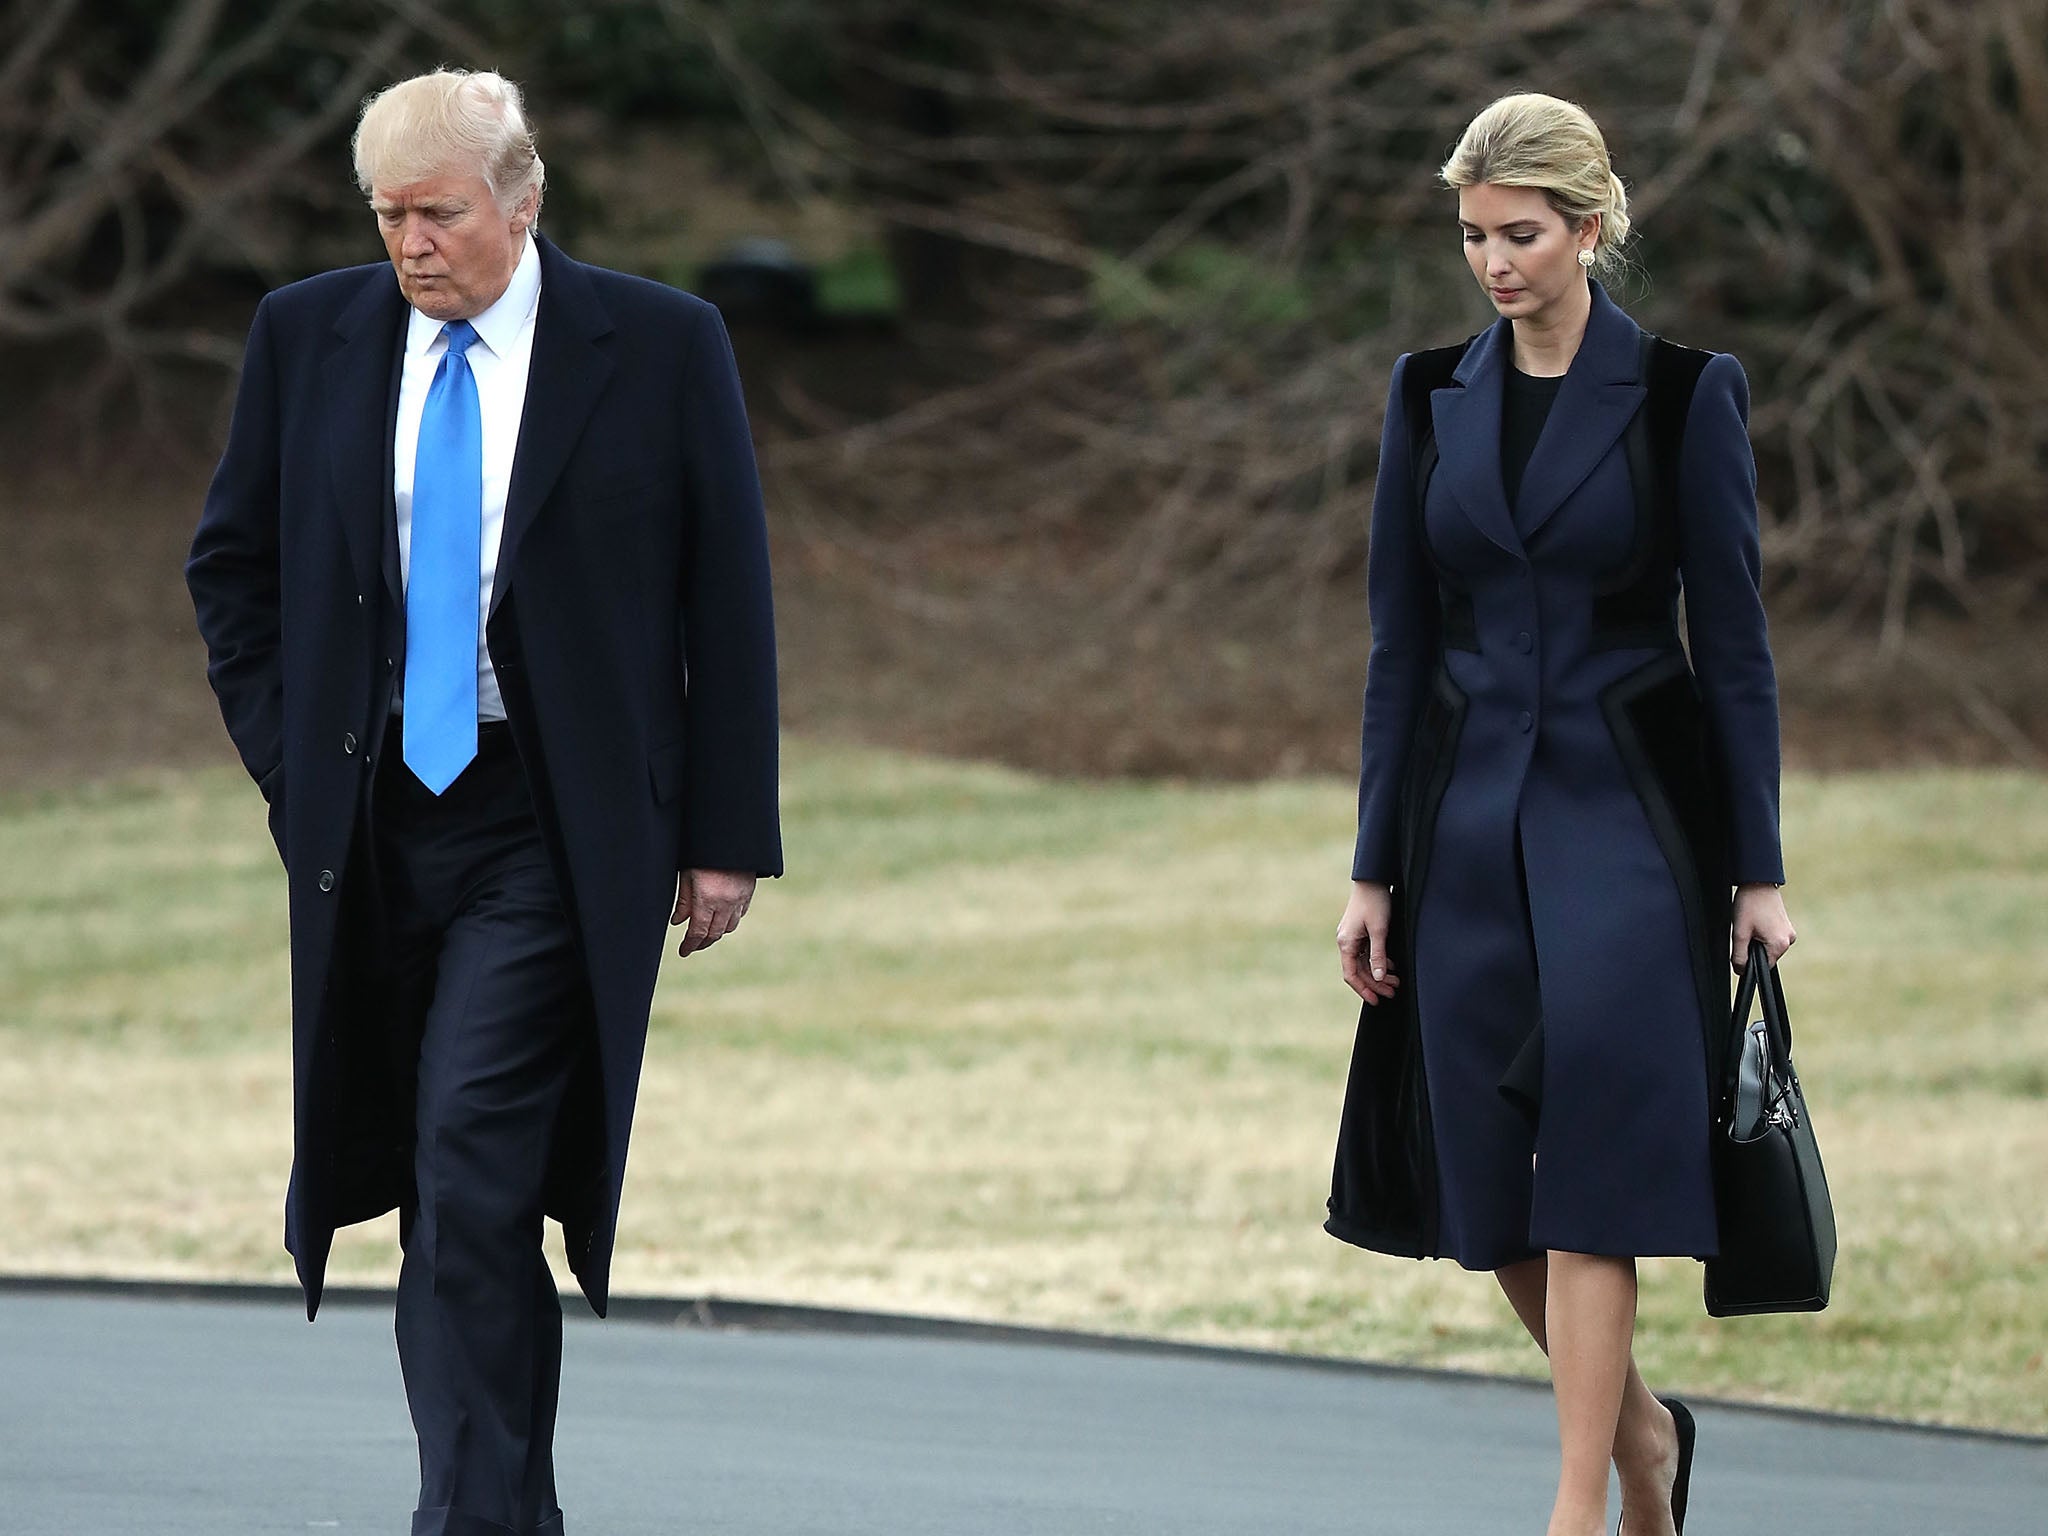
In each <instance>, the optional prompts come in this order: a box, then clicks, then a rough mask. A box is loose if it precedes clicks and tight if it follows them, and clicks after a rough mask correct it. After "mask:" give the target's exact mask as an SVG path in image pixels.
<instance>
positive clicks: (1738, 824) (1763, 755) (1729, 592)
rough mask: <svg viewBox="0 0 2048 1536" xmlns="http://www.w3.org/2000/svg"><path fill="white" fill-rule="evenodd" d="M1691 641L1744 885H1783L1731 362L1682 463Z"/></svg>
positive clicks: (1741, 380)
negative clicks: (1719, 763) (1726, 794)
mask: <svg viewBox="0 0 2048 1536" xmlns="http://www.w3.org/2000/svg"><path fill="white" fill-rule="evenodd" d="M1679 465H1680V468H1679V531H1678V567H1679V576H1680V580H1681V581H1682V583H1683V585H1684V591H1685V621H1686V635H1687V640H1688V643H1689V646H1690V648H1691V652H1692V662H1693V670H1694V672H1695V673H1697V674H1698V676H1699V682H1700V694H1701V698H1702V701H1703V703H1704V704H1705V707H1706V712H1707V723H1708V726H1709V728H1710V730H1711V734H1712V737H1713V741H1714V750H1715V751H1717V752H1718V753H1719V754H1720V759H1721V767H1722V773H1723V782H1724V783H1725V784H1726V786H1727V791H1728V819H1729V849H1728V854H1729V859H1730V865H1729V870H1730V874H1731V877H1732V878H1733V879H1734V880H1735V881H1736V883H1738V884H1747V883H1751V882H1770V883H1773V884H1782V883H1783V881H1784V879H1785V864H1784V857H1783V854H1782V852H1781V850H1780V847H1779V840H1778V767H1779V746H1778V679H1777V672H1776V669H1775V668H1774V667H1773V665H1772V662H1771V645H1770V637H1769V635H1768V633H1767V631H1766V628H1765V623H1764V605H1763V596H1762V591H1761V585H1760V583H1761V578H1762V569H1763V558H1762V552H1761V549H1760V547H1759V541H1758V533H1757V510H1756V459H1755V455H1754V454H1753V453H1752V452H1751V450H1750V443H1749V380H1748V379H1747V377H1745V376H1744V374H1743V371H1742V365H1741V364H1740V363H1739V362H1737V361H1736V360H1735V359H1734V358H1733V357H1730V356H1728V355H1727V354H1725V353H1723V354H1719V355H1717V356H1715V357H1714V358H1713V359H1712V360H1711V361H1710V362H1709V363H1708V364H1707V366H1706V368H1705V370H1704V371H1703V372H1702V373H1701V374H1700V379H1699V384H1698V386H1697V387H1696V388H1695V390H1694V392H1693V398H1692V410H1691V414H1690V416H1689V417H1688V418H1687V420H1686V427H1685V442H1684V447H1683V448H1682V449H1681V450H1680V458H1679Z"/></svg>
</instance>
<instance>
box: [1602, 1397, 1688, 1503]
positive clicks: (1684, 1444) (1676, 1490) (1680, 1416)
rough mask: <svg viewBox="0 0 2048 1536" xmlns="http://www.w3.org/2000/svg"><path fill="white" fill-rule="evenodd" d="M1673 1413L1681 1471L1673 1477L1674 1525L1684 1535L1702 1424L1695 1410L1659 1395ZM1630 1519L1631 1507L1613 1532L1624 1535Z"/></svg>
mask: <svg viewBox="0 0 2048 1536" xmlns="http://www.w3.org/2000/svg"><path fill="white" fill-rule="evenodd" d="M1657 1401H1658V1402H1660V1403H1662V1404H1663V1405H1664V1407H1665V1408H1666V1410H1668V1411H1669V1413H1670V1414H1671V1423H1672V1427H1673V1428H1675V1429H1676V1430H1677V1431H1678V1475H1677V1476H1676V1477H1674V1478H1673V1479H1672V1480H1671V1526H1672V1529H1673V1530H1675V1531H1677V1532H1678V1536H1685V1505H1686V1499H1687V1497H1688V1496H1689V1495H1690V1493H1691V1491H1692V1452H1693V1447H1694V1446H1695V1445H1696V1444H1698V1442H1699V1433H1700V1431H1699V1426H1698V1425H1697V1424H1695V1423H1694V1422H1693V1419H1692V1410H1691V1409H1690V1408H1688V1407H1686V1406H1685V1404H1683V1403H1681V1402H1680V1401H1679V1400H1678V1399H1677V1398H1675V1397H1660V1398H1658V1399H1657ZM1627 1521H1628V1511H1627V1510H1623V1511H1622V1512H1621V1518H1620V1519H1619V1520H1617V1521H1616V1522H1615V1524H1614V1536H1623V1526H1624V1525H1626V1523H1627Z"/></svg>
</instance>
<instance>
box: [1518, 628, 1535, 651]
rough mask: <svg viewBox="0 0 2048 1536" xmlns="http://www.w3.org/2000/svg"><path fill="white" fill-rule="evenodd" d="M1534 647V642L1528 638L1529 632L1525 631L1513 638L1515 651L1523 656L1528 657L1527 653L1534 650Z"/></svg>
mask: <svg viewBox="0 0 2048 1536" xmlns="http://www.w3.org/2000/svg"><path fill="white" fill-rule="evenodd" d="M1535 645H1536V642H1535V640H1534V639H1532V638H1531V637H1530V634H1529V631H1527V630H1526V629H1525V630H1523V631H1522V632H1521V633H1520V634H1518V635H1516V636H1515V649H1516V650H1518V651H1520V652H1521V653H1522V654H1523V655H1524V656H1526V655H1528V654H1529V652H1530V651H1531V650H1533V649H1534V648H1535Z"/></svg>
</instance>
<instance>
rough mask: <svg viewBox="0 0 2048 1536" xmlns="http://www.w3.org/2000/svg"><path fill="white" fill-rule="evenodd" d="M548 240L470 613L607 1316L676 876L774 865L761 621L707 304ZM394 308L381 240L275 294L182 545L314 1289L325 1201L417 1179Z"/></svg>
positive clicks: (564, 1178) (743, 464) (574, 1244)
mask: <svg viewBox="0 0 2048 1536" xmlns="http://www.w3.org/2000/svg"><path fill="white" fill-rule="evenodd" d="M535 238H536V239H537V240H538V241H539V248H540V261H541V295H540V303H539V310H538V313H537V315H536V318H535V327H534V341H533V359H532V368H531V373H530V375H529V379H528V386H527V395H526V403H525V408H524V413H523V415H522V418H521V423H520V433H519V440H518V446H517V450H516V454H515V457H514V460H513V467H512V476H511V484H510V489H509V493H508V497H507V504H506V509H505V522H504V529H503V536H502V541H501V545H500V550H499V557H498V566H497V579H496V583H495V586H494V589H493V595H492V609H491V613H490V616H489V619H488V622H487V626H486V637H487V641H488V644H489V649H490V654H491V660H492V663H493V665H494V666H495V668H496V670H497V675H498V680H499V685H500V689H501V691H502V693H503V695H504V701H505V712H506V717H507V719H508V721H509V723H510V725H511V729H512V732H513V737H514V740H515V741H516V742H517V744H518V748H519V754H520V758H521V761H522V763H523V764H524V766H525V768H526V771H527V775H528V778H529V780H530V781H531V783H532V784H533V786H534V792H535V800H536V802H537V806H538V809H539V812H540V817H541V823H542V830H543V833H544V835H545V837H546V839H547V842H548V845H549V849H550V853H551V855H552V857H553V859H554V862H555V865H556V873H557V875H558V877H559V879H560V881H561V883H562V887H563V889H564V892H565V894H566V897H567V902H568V906H569V910H570V912H571V913H572V917H573V921H574V924H575V927H576V933H577V937H578V940H579V942H580V947H581V951H582V955H583V958H584V962H585V966H586V969H587V972H588V978H589V1001H590V1006H591V1010H592V1015H593V1018H594V1022H595V1030H596V1038H597V1044H598V1050H597V1052H596V1056H595V1060H594V1063H593V1066H594V1070H593V1071H589V1072H586V1073H585V1074H584V1075H583V1076H582V1077H581V1078H580V1079H579V1080H578V1082H577V1083H576V1084H575V1085H573V1086H572V1090H571V1093H570V1098H569V1104H568V1108H567V1109H566V1110H565V1119H564V1122H563V1126H562V1133H561V1136H560V1138H559V1141H558V1146H557V1156H556V1159H555V1166H554V1168H553V1169H552V1170H551V1174H550V1184H549V1193H548V1209H549V1212H550V1214H553V1215H555V1216H557V1217H558V1218H560V1219H561V1221H562V1224H563V1228H564V1232H565V1235H566V1237H567V1247H568V1255H569V1261H570V1264H571V1267H572V1268H573V1269H574V1271H575V1273H576V1276H577V1278H578V1280H579V1282H580V1283H581V1285H582V1288H583V1291H584V1294H585V1295H586V1296H587V1297H588V1298H589V1300H590V1302H591V1304H592V1306H593V1307H595V1308H596V1309H597V1310H598V1311H599V1312H602V1311H604V1309H605V1306H606V1298H607V1294H608V1288H609V1273H610V1262H611V1249H612V1238H613V1232H614V1227H615V1223H616V1220H617V1214H618V1204H619V1192H620V1187H621V1181H622V1179H623V1176H624V1172H625V1165H626V1147H627V1140H628V1136H629V1133H630V1131H631V1127H632V1119H633V1103H634V1097H635V1093H636V1090H637V1087H638V1083H639V1075H640V1064H641V1057H642V1054H643V1051H644V1047H645V1043H646V1032H647V1014H648V1006H649V1001H650V999H651V997H652V995H653V990H654V982H655V974H656V971H657V969H658V966H659V963H660V958H661V949H662V945H663V941H664V935H665V933H666V931H667V929H666V921H667V917H668V913H669V911H670V909H671V907H672V904H673V901H674V897H675V890H676V877H677V872H678V871H679V870H682V869H722V870H743V871H753V872H755V873H758V874H763V875H773V874H779V873H780V872H781V869H782V850H781V840H780V831H779V824H778V813H777V800H776V751H777V739H776V732H777V727H776V697H775V648H774V626H773V617H772V612H771V605H770V594H769V576H768V550H767V536H766V529H765V524H764V518H763V514H762V507H761V494H760V484H759V479H758V476H757V473H756V469H755V462H754V454H753V445H752V441H751V438H750V435H749V432H748V427H747V419H746V412H745V407H744V405H743V403H742V399H741V393H740V388H739V380H738V376H737V372H736V369H735V367H734V363H733V357H732V351H731V347H730V345H729V343H728V341H727V339H726V334H725V328H724V326H723V325H722V324H721V323H720V320H719V317H718V313H717V311H716V310H714V309H713V308H712V307H711V306H710V305H708V304H705V303H703V302H702V301H700V300H698V299H696V298H693V297H691V296H689V295H687V294H684V293H680V292H678V291H676V290H675V289H672V288H668V287H664V286H662V285H660V284H657V283H652V282H647V281H644V280H641V279H639V278H634V277H628V276H625V275H623V274H620V273H616V272H609V271H605V270H603V269H601V268H597V267H590V266H585V265H583V264H581V263H578V262H575V261H572V260H570V259H569V258H568V257H566V256H564V255H563V254H562V253H561V252H560V251H559V250H558V249H556V248H555V247H554V246H553V245H552V244H550V243H549V242H548V241H547V240H545V239H543V238H541V237H539V236H538V235H536V236H535ZM407 314H408V309H407V306H406V304H405V301H404V299H403V297H402V296H401V294H400V292H399V288H398V283H397V279H396V277H395V276H394V274H393V272H392V270H391V268H390V266H389V265H388V264H386V263H381V262H380V263H377V264H375V265H371V266H364V267H354V268H350V269H347V270H345V271H338V272H330V273H326V274H324V275H322V276H318V277H313V278H308V279H307V280H305V281H304V282H299V283H294V284H292V285H290V286H289V287H285V288H280V289H278V290H277V291H276V292H274V293H272V294H270V295H269V296H268V297H267V298H265V299H264V300H263V302H262V304H261V305H260V306H259V307H258V309H257V311H256V319H255V322H254V324H253V326H252V328H251V330H250V334H249V342H248V348H247V353H246V356H245V359H244V363H243V371H242V379H241V385H240V390H239V393H238V395H237V397H236V402H235V412H234V419H233V423H232V425H231V428H230V431H229V437H228V445H227V449H226V452H225V454H224V455H223V457H222V459H221V462H220V466H219V469H218V470H217V471H216V473H215V475H214V478H213V483H212V486H211V488H210V489H209V491H208V493H207V498H206V506H205V510H204V513H203V514H202V516H201V519H200V523H199V528H198V532H197V534H196V535H195V537H194V539H193V544H192V552H191V557H190V559H189V561H188V564H187V567H186V576H187V581H188V584H189V585H190V587H191V591H192V598H193V602H194V605H195V607H196V609H197V613H198V619H199V628H200V632H201V633H202V635H203V636H204V637H205V639H206V643H207V649H208V654H209V662H208V668H207V676H208V679H209V681H210V682H211V683H212V685H213V689H214V692H215V694H216V695H217V696H218V698H219V700H220V707H221V714H222V716H223V718H224V719H225V721H226V723H227V728H228V734H229V735H230V737H232V738H233V741H234V744H235V747H236V749H237V750H238V751H239V752H240V754H241V758H242V762H243V764H244V765H245V766H246V767H247V769H248V771H249V773H250V775H251V776H252V777H254V778H255V780H256V781H257V783H258V785H259V786H260V787H261V789H262V792H263V795H264V798H265V799H266V800H267V801H268V802H269V807H270V825H271V830H272V835H273V836H274V837H275V838H276V841H277V844H278V849H279V852H280V854H281V855H282V857H283V859H284V864H285V869H286V876H287V882H288V889H289V895H288V902H289V907H290V914H291V970H292V987H291V991H292V1087H293V1123H294V1145H293V1162H292V1177H291V1184H290V1188H289V1191H288V1193H287V1196H286V1204H285V1243H286V1246H287V1247H288V1248H289V1249H290V1250H291V1253H292V1255H293V1258H294V1260H295V1262H296V1265H297V1268H298V1274H299V1279H300V1283H301V1285H302V1286H303V1287H304V1289H305V1293H306V1305H307V1312H308V1315H311V1313H312V1312H313V1311H314V1310H316V1309H317V1307H318V1305H319V1299H320V1291H321V1285H322V1279H323V1275H324V1272H325V1267H326V1260H327V1254H328V1251H329V1248H330V1246H331V1244H332V1241H333V1234H334V1230H335V1228H336V1227H337V1226H342V1225H346V1224H348V1223H351V1222H356V1221H363V1220H366V1219H368V1218H370V1217H372V1216H376V1215H379V1214H381V1213H383V1212H384V1211H387V1210H390V1209H392V1208H393V1207H394V1206H396V1205H399V1204H401V1203H402V1202H403V1201H404V1200H405V1199H406V1198H407V1193H408V1190H409V1185H410V1166H411V1162H410V1158H411V1154H410V1145H409V1139H410V1125H409V1120H410V1106H409V1104H407V1103H405V1102H403V1100H402V1096H401V1095H400V1094H399V1093H398V1092H397V1091H396V1083H395V1079H394V1075H393V1074H392V1072H391V1071H390V1070H389V1068H388V1067H387V1066H386V1062H387V1061H388V1058H389V1051H388V1049H386V1048H384V1047H382V1046H381V1045H380V1043H379V1042H381V1040H382V1039H383V1028H382V1026H383V1023H384V1021H383V1020H382V1019H381V1018H380V1017H379V1016H378V1009H379V1007H380V1002H381V1000H380V999H379V998H378V997H377V996H376V995H374V993H372V992H369V991H367V990H366V989H365V988H364V986H363V985H362V984H361V982H362V976H363V967H362V964H361V959H362V955H361V952H360V950H359V948H358V946H359V945H360V944H361V943H362V942H363V937H362V935H363V933H364V931H365V930H364V927H363V923H362V922H361V921H360V920H359V917H358V915H359V914H361V913H363V912H364V911H365V909H366V903H367V901H368V897H369V888H370V886H371V885H372V882H371V880H370V879H369V877H368V873H367V868H366V866H367V855H366V852H365V849H366V846H367V839H366V838H365V837H364V835H363V826H364V819H365V815H366V806H367V802H368V786H369V783H370V781H371V777H372V764H373V763H374V761H375V759H376V757H377V755H378V754H379V752H380V751H381V750H382V749H383V746H384V732H385V725H386V722H387V721H388V720H389V719H390V703H391V693H392V686H393V682H394V680H395V678H396V677H398V676H401V675H402V674H403V668H404V655H403V644H404V622H403V613H404V610H403V600H402V596H401V592H400V586H399V576H398V568H397V553H396V540H395V533H394V521H393V519H394V513H393V492H392V438H393V431H394V422H395V418H396V411H397V401H398V377H399V374H398V369H399V354H400V348H401V344H402V339H403V336H404V330H405V325H406V317H407ZM391 750H394V751H395V750H397V738H396V736H395V734H394V735H393V737H392V740H391Z"/></svg>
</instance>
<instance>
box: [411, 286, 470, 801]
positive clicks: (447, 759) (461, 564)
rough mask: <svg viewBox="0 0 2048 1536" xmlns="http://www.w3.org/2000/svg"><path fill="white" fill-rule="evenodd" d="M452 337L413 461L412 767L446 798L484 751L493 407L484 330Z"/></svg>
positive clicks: (456, 325) (458, 327) (466, 329)
mask: <svg viewBox="0 0 2048 1536" xmlns="http://www.w3.org/2000/svg"><path fill="white" fill-rule="evenodd" d="M442 334H443V335H444V336H446V337H447V338H448V351H447V353H446V354H445V355H444V356H443V357H442V359H441V366H440V367H439V368H437V369H436V370H435V371H434V382H433V385H432V387H431V388H429V389H428V391H427V405H426V409H425V411H423V412H422V413H421V415H420V439H419V450H418V453H417V455H416V457H415V459H414V464H413V475H412V548H411V556H410V561H409V569H408V571H407V574H406V584H405V714H404V716H403V721H404V739H405V765H406V767H408V768H410V769H411V770H412V771H413V773H414V775H415V776H416V777H417V778H418V779H419V781H420V782H421V783H422V784H424V785H426V786H427V788H429V789H431V790H432V791H433V792H434V793H435V794H437V795H438V794H440V793H441V792H442V791H443V790H445V789H446V788H447V787H448V786H449V785H450V784H452V783H454V782H455V777H456V775H457V774H459V773H461V772H462V770H463V769H464V768H466V767H468V766H469V763H470V760H471V759H472V758H474V757H475V756H476V667H477V660H476V648H477V638H476V636H477V602H478V597H479V594H480V592H481V582H482V569H483V506H484V429H483V411H482V409H481V408H480V407H479V406H478V405H477V399H476V378H475V376H474V375H473V374H471V372H470V371H469V359H468V358H467V357H465V356H464V355H463V354H464V353H465V352H467V351H468V350H469V344H470V343H471V342H473V341H475V340H476V330H475V328H474V327H472V326H471V325H470V323H469V322H468V321H467V320H455V321H451V322H450V323H449V324H448V325H447V326H446V327H445V328H444V330H443V331H442Z"/></svg>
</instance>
